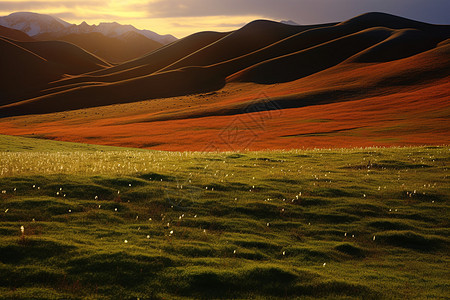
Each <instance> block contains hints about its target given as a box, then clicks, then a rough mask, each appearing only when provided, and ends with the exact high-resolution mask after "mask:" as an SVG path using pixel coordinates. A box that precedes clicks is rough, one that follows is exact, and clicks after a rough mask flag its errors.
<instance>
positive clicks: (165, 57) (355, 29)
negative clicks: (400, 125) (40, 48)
mask: <svg viewBox="0 0 450 300" xmlns="http://www.w3.org/2000/svg"><path fill="white" fill-rule="evenodd" d="M378 24H386V26H385V27H373V26H374V25H378ZM402 26H409V27H414V26H415V27H417V28H409V27H408V28H406V29H393V28H400V27H402ZM389 27H393V28H389ZM448 37H449V32H448V26H435V25H429V24H424V23H420V22H415V21H411V20H407V19H404V18H400V17H395V16H391V15H386V14H380V13H370V14H365V15H362V16H359V17H356V18H354V19H352V20H349V21H347V22H343V23H339V24H336V25H330V24H326V25H317V26H290V25H284V24H279V23H275V22H271V21H255V22H252V23H249V24H248V25H246V26H244V27H243V28H241V29H240V30H237V31H235V32H232V33H229V34H218V33H211V32H204V33H199V34H196V35H193V36H190V37H187V38H185V39H182V40H180V41H177V42H174V43H172V44H170V45H168V46H165V47H162V48H160V49H158V50H156V51H154V52H152V53H150V54H149V55H147V56H145V57H142V58H140V59H136V60H133V61H129V62H127V63H125V64H122V65H119V66H116V67H112V68H107V69H103V70H100V71H95V72H91V73H89V74H84V75H80V76H77V77H71V78H67V79H63V80H60V81H58V82H54V83H52V84H51V86H49V88H48V89H46V90H44V91H42V92H41V93H40V94H38V95H36V97H34V98H30V99H28V100H26V101H22V102H17V103H14V104H12V105H9V106H8V107H3V108H1V110H0V111H1V115H2V116H9V115H20V114H33V113H49V112H54V111H63V110H72V109H80V108H85V107H93V106H103V105H109V104H118V103H127V102H135V101H141V100H148V99H155V98H162V97H174V96H182V95H187V94H195V93H201V92H208V91H214V90H218V89H220V88H222V87H223V86H225V84H226V82H238V81H239V82H254V83H263V84H275V83H282V82H289V81H293V80H297V79H299V78H304V77H307V76H311V75H313V74H315V73H318V72H325V71H326V70H327V69H332V68H333V67H334V66H337V65H339V64H342V65H348V68H350V69H351V68H355V67H356V68H359V67H358V66H357V65H354V63H380V62H387V61H392V60H398V59H402V58H405V57H408V56H411V55H415V54H417V53H420V52H423V51H427V50H429V49H433V48H434V47H436V45H438V44H439V43H440V42H442V41H444V40H445V39H447V38H448ZM31 50H33V49H31ZM44 54H45V53H43V54H40V55H42V56H45V55H44ZM442 55H447V54H444V53H442ZM434 59H436V60H439V58H434ZM442 61H443V62H444V61H445V60H442ZM444 65H445V64H444ZM419 68H422V69H418V70H414V72H413V73H412V74H415V75H414V78H413V79H411V80H412V81H420V80H421V79H420V78H419V75H417V74H422V73H423V72H421V71H422V70H425V69H427V68H424V66H420V67H419ZM399 70H402V68H399ZM410 70H412V69H410ZM427 70H428V69H427ZM431 72H432V71H431ZM66 73H67V72H66ZM392 74H396V70H393V72H392V73H391V74H389V73H386V74H385V77H389V76H390V75H392ZM435 74H439V75H437V76H436V77H435V78H440V77H439V76H442V72H441V71H439V72H435ZM368 75H369V79H368V80H369V82H370V83H369V84H368V83H367V81H363V80H362V79H361V78H366V77H367V76H366V74H362V76H361V75H360V76H356V77H355V78H354V79H353V81H352V82H351V84H349V82H348V81H344V82H341V83H339V84H338V85H337V87H339V88H338V90H339V91H334V90H330V91H329V92H328V91H325V90H326V86H323V87H322V89H321V91H319V89H316V90H315V92H314V95H313V96H311V97H312V98H311V97H310V96H306V97H307V98H308V99H310V98H311V99H313V100H307V101H304V102H303V103H309V104H308V105H311V104H314V103H313V102H314V101H316V100H314V99H316V98H317V97H319V98H320V97H322V98H324V97H325V98H330V99H332V101H337V99H342V98H343V97H346V95H348V94H349V93H350V94H361V93H362V94H365V95H369V94H371V93H372V92H373V89H378V86H377V84H374V83H373V82H375V81H376V80H372V81H370V75H371V74H368ZM428 77H429V76H428V75H427V76H425V77H424V80H426V78H428ZM405 84H408V83H405ZM351 85H353V86H351ZM296 90H297V91H298V88H297V89H296ZM286 94H289V93H284V94H283V96H286ZM291 94H292V95H294V96H293V97H294V98H298V96H297V95H296V93H291ZM336 95H338V96H337V97H335V96H336ZM339 95H340V96H339ZM302 97H303V96H300V98H302ZM361 97H364V95H362V96H361ZM311 101H312V102H311ZM286 103H291V102H290V100H289V101H287V102H286ZM318 103H322V101H319V102H318ZM289 105H290V104H289ZM289 105H288V106H287V107H289Z"/></svg>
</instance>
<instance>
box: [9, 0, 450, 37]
mask: <svg viewBox="0 0 450 300" xmlns="http://www.w3.org/2000/svg"><path fill="white" fill-rule="evenodd" d="M17 11H31V12H37V13H43V14H51V15H55V16H58V17H60V18H62V19H64V20H66V21H68V22H70V23H76V24H79V23H81V22H82V21H86V22H87V23H88V24H98V23H99V22H113V21H116V22H119V23H121V24H132V25H134V26H135V27H137V28H139V29H149V30H153V31H155V32H157V33H160V34H166V33H170V34H173V35H175V36H176V37H179V38H181V37H183V36H186V35H188V34H191V33H194V32H198V31H203V30H214V31H230V30H234V29H236V28H239V27H241V26H243V25H244V24H246V23H248V22H250V21H252V20H255V19H272V20H277V21H281V20H293V21H295V22H297V23H299V24H312V23H326V22H333V21H342V20H345V19H348V18H351V17H354V16H356V15H359V14H361V13H364V12H369V11H382V12H388V13H392V14H396V15H400V16H404V17H408V18H412V19H416V20H420V21H425V22H430V23H438V24H449V23H450V17H449V15H450V14H449V13H448V12H449V11H450V1H449V0H144V1H142V0H141V1H139V0H65V1H55V0H35V1H23V0H6V1H0V16H4V15H8V14H10V13H12V12H17Z"/></svg>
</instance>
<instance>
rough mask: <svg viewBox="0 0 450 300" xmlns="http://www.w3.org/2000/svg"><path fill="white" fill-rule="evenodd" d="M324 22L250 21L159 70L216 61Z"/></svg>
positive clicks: (207, 63)
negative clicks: (297, 24) (313, 23)
mask: <svg viewBox="0 0 450 300" xmlns="http://www.w3.org/2000/svg"><path fill="white" fill-rule="evenodd" d="M324 26H327V25H326V24H325V25H311V26H291V25H286V24H282V23H277V22H273V21H266V20H257V21H253V22H251V23H249V24H247V25H245V26H244V27H242V28H241V29H239V30H236V31H234V32H232V33H230V34H228V35H227V36H225V37H223V38H222V39H220V40H218V41H216V42H214V43H211V44H210V45H208V46H207V47H205V48H203V49H200V50H199V51H196V52H194V53H192V54H190V55H188V56H186V57H184V58H183V59H181V60H179V61H177V62H175V63H174V64H171V65H169V66H167V67H165V68H163V69H162V70H161V71H164V70H173V69H177V68H181V67H186V66H207V65H212V64H217V63H220V62H223V61H227V60H230V59H233V58H236V57H239V56H242V55H245V54H248V53H251V52H253V51H256V50H258V49H260V48H263V47H266V46H268V45H270V44H273V43H275V42H277V41H280V40H283V39H285V38H287V37H289V36H291V35H294V34H297V33H299V32H302V31H305V30H309V29H312V28H316V27H324Z"/></svg>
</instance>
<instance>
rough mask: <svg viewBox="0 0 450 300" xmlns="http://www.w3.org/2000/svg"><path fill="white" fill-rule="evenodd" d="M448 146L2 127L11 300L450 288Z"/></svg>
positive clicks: (345, 294)
mask: <svg viewBox="0 0 450 300" xmlns="http://www.w3.org/2000/svg"><path fill="white" fill-rule="evenodd" d="M449 151H450V148H449V147H414V148H365V149H342V150H324V149H321V150H308V151H305V150H301V151H300V150H298V151H270V152H240V153H231V152H230V153H227V152H225V153H201V152H184V153H180V152H159V151H146V150H137V149H136V150H134V149H126V148H113V147H103V146H88V145H80V144H72V143H61V142H54V141H43V140H38V139H27V138H15V137H7V136H0V190H1V194H0V298H2V299H49V298H54V299H62V298H64V299H72V298H74V299H102V298H104V299H137V298H140V299H216V298H226V299H229V298H233V299H295V298H301V299H309V298H311V299H312V298H318V297H320V298H326V299H327V298H328V299H350V298H360V299H406V298H420V299H427V298H428V299H448V295H449V291H450V280H449V278H450V271H449V270H450V269H449V266H450V257H449V249H450V247H449V233H450V230H449V229H450V221H449V219H450V218H449V216H450V213H449V207H450V205H449V195H450V184H449V177H448V176H449V171H448V168H449V165H450V155H449V153H450V152H449ZM21 226H23V227H21Z"/></svg>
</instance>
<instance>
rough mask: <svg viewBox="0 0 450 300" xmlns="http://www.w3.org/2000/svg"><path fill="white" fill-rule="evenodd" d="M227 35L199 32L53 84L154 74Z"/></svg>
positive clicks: (113, 79)
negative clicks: (143, 54) (131, 57)
mask: <svg viewBox="0 0 450 300" xmlns="http://www.w3.org/2000/svg"><path fill="white" fill-rule="evenodd" d="M225 35H227V33H218V32H199V33H196V34H193V35H190V36H188V37H185V38H183V39H181V40H178V41H176V42H173V43H171V44H169V45H166V46H164V47H162V48H159V49H157V50H155V51H153V52H152V53H150V54H148V55H146V56H143V57H141V58H138V59H135V60H132V61H128V62H126V63H123V64H120V65H118V66H114V67H111V68H107V69H103V70H99V71H94V72H91V73H88V74H85V75H81V76H78V77H74V78H67V79H63V80H61V81H58V82H55V83H54V84H52V86H53V87H58V86H63V89H64V86H66V85H72V84H78V83H81V84H83V83H85V82H115V81H121V80H127V79H133V78H135V77H139V76H144V75H148V74H152V73H154V72H156V71H157V70H159V69H161V68H163V67H164V66H166V65H168V64H171V63H173V62H174V61H177V60H179V59H180V58H182V57H185V56H186V55H188V54H189V53H191V52H195V51H197V50H198V49H200V48H203V47H205V46H206V45H209V44H210V43H213V42H215V41H216V40H218V39H220V38H221V37H223V36H225Z"/></svg>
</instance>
